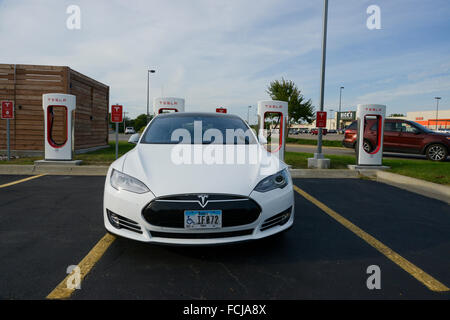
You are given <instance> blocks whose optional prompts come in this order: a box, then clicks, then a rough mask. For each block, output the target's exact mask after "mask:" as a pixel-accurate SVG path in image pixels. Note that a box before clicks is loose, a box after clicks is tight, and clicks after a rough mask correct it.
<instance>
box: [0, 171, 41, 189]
mask: <svg viewBox="0 0 450 320" xmlns="http://www.w3.org/2000/svg"><path fill="white" fill-rule="evenodd" d="M45 175H46V174H45V173H44V174H38V175H36V176H31V177H28V178H25V179H21V180H17V181H13V182H9V183H5V184H2V185H0V189H1V188H6V187H9V186H13V185H15V184H18V183H22V182H25V181H30V180H33V179H36V178H39V177H42V176H45Z"/></svg>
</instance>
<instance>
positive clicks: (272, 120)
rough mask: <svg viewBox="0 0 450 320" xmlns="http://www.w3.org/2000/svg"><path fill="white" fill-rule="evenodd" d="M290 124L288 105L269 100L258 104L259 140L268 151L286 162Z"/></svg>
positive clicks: (283, 102)
mask: <svg viewBox="0 0 450 320" xmlns="http://www.w3.org/2000/svg"><path fill="white" fill-rule="evenodd" d="M287 123H288V103H287V102H285V101H277V100H267V101H259V102H258V139H259V141H260V142H261V143H262V144H264V146H265V148H266V149H267V151H269V152H271V153H273V154H275V155H276V156H277V157H278V158H279V159H280V160H281V161H284V151H285V147H286V136H287Z"/></svg>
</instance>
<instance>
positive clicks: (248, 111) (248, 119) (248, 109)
mask: <svg viewBox="0 0 450 320" xmlns="http://www.w3.org/2000/svg"><path fill="white" fill-rule="evenodd" d="M251 107H252V106H248V108H247V123H248V125H250V108H251Z"/></svg>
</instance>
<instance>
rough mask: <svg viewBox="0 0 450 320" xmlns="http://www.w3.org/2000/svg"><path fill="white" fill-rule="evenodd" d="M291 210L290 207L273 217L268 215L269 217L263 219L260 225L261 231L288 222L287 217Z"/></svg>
mask: <svg viewBox="0 0 450 320" xmlns="http://www.w3.org/2000/svg"><path fill="white" fill-rule="evenodd" d="M291 211H292V207H290V208H289V209H286V210H284V211H283V212H281V213H279V214H277V215H275V216H273V217H270V218H269V219H266V220H264V222H263V224H262V225H261V231H264V230H267V229H270V228H272V227H275V226H282V225H283V224H285V223H286V222H288V220H289V218H290V217H291Z"/></svg>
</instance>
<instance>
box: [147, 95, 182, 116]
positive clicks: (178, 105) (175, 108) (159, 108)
mask: <svg viewBox="0 0 450 320" xmlns="http://www.w3.org/2000/svg"><path fill="white" fill-rule="evenodd" d="M184 103H185V101H184V99H182V98H172V97H165V98H161V97H160V98H154V99H153V112H154V113H155V115H157V114H161V113H169V112H184Z"/></svg>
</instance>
